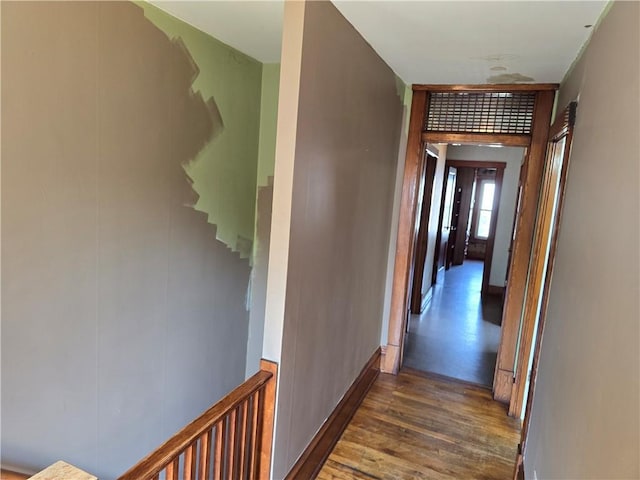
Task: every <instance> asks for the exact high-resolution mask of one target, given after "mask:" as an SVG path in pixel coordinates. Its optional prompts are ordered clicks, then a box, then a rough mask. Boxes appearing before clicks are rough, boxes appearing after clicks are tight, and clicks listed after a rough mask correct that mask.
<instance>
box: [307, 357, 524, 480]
mask: <svg viewBox="0 0 640 480" xmlns="http://www.w3.org/2000/svg"><path fill="white" fill-rule="evenodd" d="M519 432H520V427H519V421H517V420H514V419H512V418H510V417H508V416H507V412H506V407H505V406H503V405H501V404H499V403H497V402H495V401H493V400H492V398H491V392H490V391H488V390H486V389H484V388H481V387H477V386H473V385H469V384H464V383H462V382H456V381H452V380H447V379H443V378H439V377H436V376H433V375H429V374H424V373H421V372H417V371H414V370H410V369H405V370H403V371H401V372H400V374H399V375H398V376H393V375H388V374H380V376H379V377H378V379H377V380H376V383H375V384H374V386H373V387H372V389H371V390H370V391H369V393H368V394H367V396H366V398H365V400H364V402H363V403H362V405H361V406H360V408H359V409H358V411H357V412H356V414H355V415H354V417H353V419H352V420H351V422H350V423H349V426H348V427H347V429H346V430H345V431H344V433H343V434H342V437H341V438H340V440H339V441H338V443H337V444H336V446H335V448H334V449H333V451H332V453H331V455H330V456H329V458H328V460H327V462H326V463H325V465H324V466H323V468H322V470H321V471H320V474H319V475H318V477H317V478H318V479H319V480H347V479H362V480H372V479H377V480H413V479H415V480H417V479H449V480H453V479H455V480H463V479H482V480H508V479H510V478H512V475H513V466H514V463H515V459H516V450H517V444H518V441H519V439H520V433H519Z"/></svg>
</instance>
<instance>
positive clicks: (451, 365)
mask: <svg viewBox="0 0 640 480" xmlns="http://www.w3.org/2000/svg"><path fill="white" fill-rule="evenodd" d="M482 268H483V262H482V261H478V260H465V261H464V263H463V264H462V265H460V266H456V267H451V268H450V269H449V270H448V271H447V272H446V273H445V275H444V282H443V283H442V284H437V285H434V293H433V298H432V300H431V304H430V305H429V306H428V307H427V309H426V310H425V311H424V312H423V313H422V315H411V318H410V321H409V332H408V334H407V337H406V343H405V349H404V365H405V366H408V367H411V368H415V369H418V370H423V371H427V372H433V373H438V374H440V375H445V376H447V377H451V378H457V379H460V380H465V381H468V382H472V383H477V384H479V385H485V386H488V387H489V386H491V385H492V384H493V372H494V369H495V365H496V358H497V355H498V344H499V343H500V320H501V318H502V298H501V297H494V296H487V297H486V298H485V299H484V301H483V300H481V298H480V291H481V288H482Z"/></svg>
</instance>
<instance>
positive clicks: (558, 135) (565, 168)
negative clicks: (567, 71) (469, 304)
mask: <svg viewBox="0 0 640 480" xmlns="http://www.w3.org/2000/svg"><path fill="white" fill-rule="evenodd" d="M576 109H577V102H571V103H570V104H569V105H568V106H567V108H565V109H564V111H563V112H562V113H561V114H560V115H558V118H557V119H556V121H555V122H554V123H553V125H552V126H551V129H550V131H549V142H557V141H560V140H561V139H562V138H566V140H565V145H564V153H563V155H564V158H563V163H562V167H561V170H560V179H559V183H558V203H557V206H556V212H555V217H554V220H553V227H554V230H553V233H552V236H551V240H550V243H549V257H548V258H549V262H548V264H547V267H546V276H545V279H544V284H543V285H542V288H541V293H540V298H541V305H540V319H539V320H538V326H537V329H536V332H537V333H536V342H535V346H533V349H534V350H533V361H532V364H531V376H530V381H529V392H528V394H527V399H526V408H525V416H524V421H523V426H522V432H521V435H522V441H521V447H522V449H524V446H525V443H526V438H527V435H528V433H529V424H530V422H531V416H530V414H531V406H532V403H533V393H534V389H535V385H536V380H537V377H538V364H539V362H540V347H541V345H542V337H543V334H544V326H545V323H546V318H547V306H548V304H549V291H550V288H551V280H552V277H553V267H554V265H555V256H556V250H557V247H558V236H559V233H560V223H561V222H562V211H563V208H564V197H565V188H566V184H567V175H568V173H569V163H570V155H571V142H572V140H573V126H574V124H575V115H576ZM536 236H538V235H536ZM537 241H538V239H536V243H537ZM534 254H535V252H534ZM538 257H540V255H539V256H538ZM536 260H537V264H538V265H537V269H536V270H539V269H541V268H544V265H543V263H544V261H543V260H544V259H541V258H537V257H536ZM527 306H528V307H531V306H533V304H531V305H527ZM535 310H536V309H530V310H525V316H527V315H530V316H533V317H534V318H533V319H532V321H530V322H526V323H527V324H531V325H532V327H533V325H534V324H535V314H536V311H535ZM523 334H526V332H524V333H523ZM530 334H531V335H532V334H533V330H532V331H531V333H530ZM529 344H531V342H529ZM530 354H531V348H528V349H524V348H523V349H521V351H520V352H519V358H518V368H517V371H516V378H518V376H519V377H524V378H525V379H526V376H527V375H528V374H529V372H528V371H527V370H528V368H526V367H525V366H526V365H527V364H528V359H529V355H530ZM525 360H526V361H525ZM521 383H522V382H516V383H514V385H520V384H521ZM513 396H514V401H513V402H511V405H510V409H511V406H513V409H514V412H513V414H514V415H517V414H519V413H520V410H521V409H522V404H523V401H524V384H522V390H519V389H514V395H513Z"/></svg>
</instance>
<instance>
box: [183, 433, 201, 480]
mask: <svg viewBox="0 0 640 480" xmlns="http://www.w3.org/2000/svg"><path fill="white" fill-rule="evenodd" d="M197 447H198V442H197V440H196V441H195V442H193V443H192V444H191V445H189V446H188V447H187V449H186V450H185V452H184V468H183V470H182V472H183V480H195V478H196V456H197V450H196V448H197Z"/></svg>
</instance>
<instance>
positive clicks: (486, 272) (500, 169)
mask: <svg viewBox="0 0 640 480" xmlns="http://www.w3.org/2000/svg"><path fill="white" fill-rule="evenodd" d="M446 165H451V166H452V167H456V168H475V169H478V168H495V169H496V177H495V180H494V181H495V191H494V195H493V205H492V209H491V212H492V213H491V222H490V226H489V237H488V238H487V246H486V249H485V253H484V267H483V269H482V290H481V292H482V295H486V294H487V293H490V292H489V277H490V276H491V263H492V260H493V247H494V245H495V242H496V228H497V227H498V214H499V213H500V196H501V195H502V182H503V181H504V170H505V168H507V163H506V162H492V161H475V160H447V161H446ZM470 220H471V219H470Z"/></svg>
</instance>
